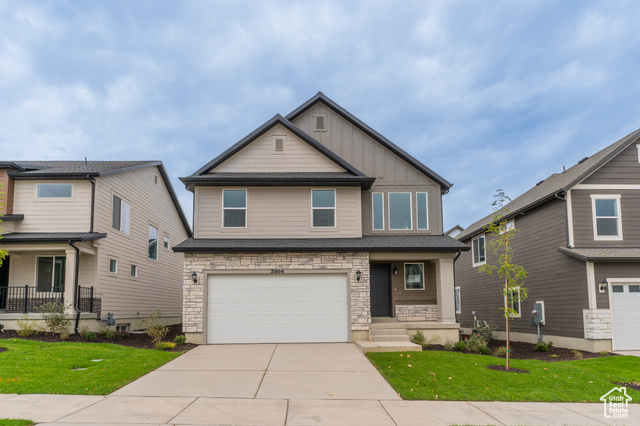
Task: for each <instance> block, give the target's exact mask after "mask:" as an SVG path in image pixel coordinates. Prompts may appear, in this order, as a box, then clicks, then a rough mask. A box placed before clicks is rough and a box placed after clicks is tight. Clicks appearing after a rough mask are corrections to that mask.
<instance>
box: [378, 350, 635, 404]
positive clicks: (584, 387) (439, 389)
mask: <svg viewBox="0 0 640 426" xmlns="http://www.w3.org/2000/svg"><path fill="white" fill-rule="evenodd" d="M367 357H368V358H369V359H370V360H371V362H372V363H373V365H375V366H376V368H377V369H378V371H380V373H381V374H382V375H383V376H384V377H385V379H387V381H388V382H389V383H390V384H391V386H392V387H393V388H394V389H395V390H396V392H398V394H400V396H401V397H402V398H403V399H413V400H436V399H437V400H450V401H465V400H466V401H563V402H600V399H599V398H600V397H601V396H602V395H604V394H605V393H606V392H608V391H609V390H610V389H611V388H613V387H614V386H616V385H614V384H612V383H611V382H622V383H637V382H640V358H638V357H632V356H613V357H605V358H594V359H588V360H576V361H559V362H544V361H538V360H511V362H510V366H511V367H515V368H519V369H521V370H526V371H529V373H528V374H524V373H512V372H509V373H507V372H503V371H494V370H489V369H488V368H487V365H505V360H504V359H503V358H495V357H492V356H488V355H470V354H463V353H459V352H445V351H424V352H403V353H398V352H389V353H368V354H367ZM627 394H628V395H629V396H631V397H632V398H633V402H638V401H640V392H638V391H635V390H632V389H627Z"/></svg>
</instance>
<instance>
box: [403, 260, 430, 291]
mask: <svg viewBox="0 0 640 426" xmlns="http://www.w3.org/2000/svg"><path fill="white" fill-rule="evenodd" d="M407 265H422V288H407ZM402 273H403V274H404V289H405V290H406V291H424V290H426V288H427V287H426V285H425V282H424V280H425V276H424V275H425V271H424V262H407V263H404V264H403V265H402Z"/></svg>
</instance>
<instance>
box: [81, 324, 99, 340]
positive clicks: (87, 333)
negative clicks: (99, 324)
mask: <svg viewBox="0 0 640 426" xmlns="http://www.w3.org/2000/svg"><path fill="white" fill-rule="evenodd" d="M80 336H82V338H83V339H84V340H86V341H88V342H91V341H93V340H96V336H97V334H96V333H94V332H93V331H91V330H89V328H88V327H82V329H81V330H80Z"/></svg>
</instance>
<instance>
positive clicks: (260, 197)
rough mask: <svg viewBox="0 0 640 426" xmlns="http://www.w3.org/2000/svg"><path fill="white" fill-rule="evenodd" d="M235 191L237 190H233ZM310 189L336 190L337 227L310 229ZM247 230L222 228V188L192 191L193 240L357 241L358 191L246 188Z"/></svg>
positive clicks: (358, 234) (359, 219) (358, 217)
mask: <svg viewBox="0 0 640 426" xmlns="http://www.w3.org/2000/svg"><path fill="white" fill-rule="evenodd" d="M233 189H237V188H233ZM311 189H335V190H336V227H335V228H329V227H327V228H313V227H312V226H311V217H312V213H311ZM246 190H247V227H246V228H223V227H222V191H223V188H217V187H202V186H198V187H196V189H195V200H196V202H195V215H194V217H195V219H194V221H195V226H194V228H195V238H359V237H361V236H362V232H361V231H362V222H361V213H360V208H361V206H360V192H361V190H360V188H359V187H355V188H352V187H338V188H331V187H329V188H325V187H313V188H309V187H249V188H246Z"/></svg>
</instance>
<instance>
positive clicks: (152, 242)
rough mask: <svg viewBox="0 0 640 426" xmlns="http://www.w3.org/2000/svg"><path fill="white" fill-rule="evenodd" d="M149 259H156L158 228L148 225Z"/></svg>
mask: <svg viewBox="0 0 640 426" xmlns="http://www.w3.org/2000/svg"><path fill="white" fill-rule="evenodd" d="M149 259H156V260H157V259H158V228H156V227H155V226H153V225H149Z"/></svg>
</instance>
